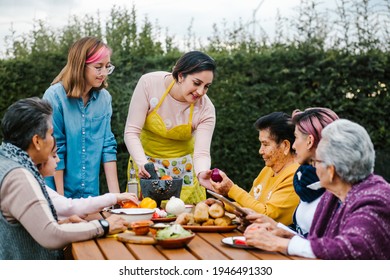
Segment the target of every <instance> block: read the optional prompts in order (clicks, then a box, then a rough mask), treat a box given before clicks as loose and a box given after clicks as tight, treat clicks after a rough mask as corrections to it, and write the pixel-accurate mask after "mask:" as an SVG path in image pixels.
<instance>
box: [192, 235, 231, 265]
mask: <svg viewBox="0 0 390 280" xmlns="http://www.w3.org/2000/svg"><path fill="white" fill-rule="evenodd" d="M187 247H188V249H189V251H190V252H191V253H192V254H193V255H194V256H195V257H196V258H198V259H201V260H228V259H229V258H228V257H227V256H225V255H224V254H222V253H221V252H219V251H218V250H216V249H215V248H214V247H213V246H211V245H210V244H209V243H208V242H206V241H205V240H204V239H203V238H201V237H200V236H198V235H196V236H195V238H194V239H192V241H191V242H190V243H189V244H188V245H187Z"/></svg>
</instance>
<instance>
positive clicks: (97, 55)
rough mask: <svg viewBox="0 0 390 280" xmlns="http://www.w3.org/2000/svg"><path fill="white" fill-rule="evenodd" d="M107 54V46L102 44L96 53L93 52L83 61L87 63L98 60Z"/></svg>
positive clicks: (108, 53)
mask: <svg viewBox="0 0 390 280" xmlns="http://www.w3.org/2000/svg"><path fill="white" fill-rule="evenodd" d="M108 55H110V49H109V48H107V47H106V46H103V47H101V48H100V49H99V50H98V51H97V52H96V53H94V54H93V55H92V56H91V57H88V58H87V60H86V61H85V63H87V64H88V63H95V62H98V61H100V60H102V59H103V58H105V57H106V56H108Z"/></svg>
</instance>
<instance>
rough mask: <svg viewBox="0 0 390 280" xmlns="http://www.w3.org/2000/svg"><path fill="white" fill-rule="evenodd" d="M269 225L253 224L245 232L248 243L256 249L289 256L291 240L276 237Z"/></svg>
mask: <svg viewBox="0 0 390 280" xmlns="http://www.w3.org/2000/svg"><path fill="white" fill-rule="evenodd" d="M270 227H271V225H270V224H269V223H263V224H252V225H250V226H249V227H247V229H246V230H245V232H244V236H245V239H246V243H247V244H248V245H250V246H254V247H256V248H259V249H262V250H267V251H271V252H281V253H283V254H287V247H288V243H289V241H290V240H289V239H285V238H281V237H278V236H276V235H275V233H274V231H273V230H271V229H270Z"/></svg>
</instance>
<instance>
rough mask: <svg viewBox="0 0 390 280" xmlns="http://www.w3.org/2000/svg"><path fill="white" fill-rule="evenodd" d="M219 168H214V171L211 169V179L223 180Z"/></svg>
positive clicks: (215, 180)
mask: <svg viewBox="0 0 390 280" xmlns="http://www.w3.org/2000/svg"><path fill="white" fill-rule="evenodd" d="M219 171H220V170H219V169H218V168H214V169H213V170H212V171H211V180H213V181H214V182H217V183H219V182H222V177H221V174H219Z"/></svg>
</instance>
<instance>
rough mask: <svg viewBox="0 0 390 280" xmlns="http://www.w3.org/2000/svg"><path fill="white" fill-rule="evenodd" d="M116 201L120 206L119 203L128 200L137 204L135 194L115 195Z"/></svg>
mask: <svg viewBox="0 0 390 280" xmlns="http://www.w3.org/2000/svg"><path fill="white" fill-rule="evenodd" d="M116 200H117V203H118V204H120V203H121V202H125V201H129V200H130V201H132V202H134V203H135V204H138V203H139V201H138V197H137V194H135V193H129V192H124V193H116Z"/></svg>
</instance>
